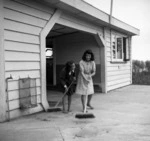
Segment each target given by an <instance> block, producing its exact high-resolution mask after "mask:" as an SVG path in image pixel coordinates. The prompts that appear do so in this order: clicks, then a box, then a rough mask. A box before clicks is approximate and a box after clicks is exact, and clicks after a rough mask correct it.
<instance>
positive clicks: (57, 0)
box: [43, 0, 140, 36]
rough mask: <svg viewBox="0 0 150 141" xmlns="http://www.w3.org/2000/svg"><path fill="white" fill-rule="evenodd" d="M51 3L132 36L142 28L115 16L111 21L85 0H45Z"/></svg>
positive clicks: (137, 33)
mask: <svg viewBox="0 0 150 141" xmlns="http://www.w3.org/2000/svg"><path fill="white" fill-rule="evenodd" d="M43 1H44V2H47V3H50V4H51V5H53V6H54V7H58V8H60V9H62V10H65V11H68V12H69V13H72V14H74V15H75V16H76V17H80V18H84V19H87V20H89V21H91V22H92V23H96V24H99V25H100V26H104V27H108V28H111V29H113V30H116V31H120V32H123V33H126V34H129V35H131V36H133V35H139V34H140V30H139V29H137V28H135V27H133V26H131V25H129V24H126V23H124V22H122V21H120V20H118V19H116V18H114V17H112V19H111V24H110V21H109V18H110V15H109V14H106V13H105V12H103V11H101V10H99V9H97V8H95V7H93V6H92V5H90V4H88V3H86V2H85V1H83V0H43Z"/></svg>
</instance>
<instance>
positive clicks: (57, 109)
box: [47, 107, 62, 112]
mask: <svg viewBox="0 0 150 141" xmlns="http://www.w3.org/2000/svg"><path fill="white" fill-rule="evenodd" d="M47 111H48V112H59V111H62V109H61V108H59V107H56V108H49V109H48V110H47Z"/></svg>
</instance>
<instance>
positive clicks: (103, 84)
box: [95, 33, 107, 93]
mask: <svg viewBox="0 0 150 141" xmlns="http://www.w3.org/2000/svg"><path fill="white" fill-rule="evenodd" d="M95 37H96V41H97V43H98V45H99V47H100V58H101V88H102V92H103V93H107V81H106V80H107V75H106V74H107V73H106V72H107V71H106V70H107V67H106V61H107V60H106V45H105V40H104V38H103V37H102V35H100V34H99V33H97V35H96V36H95Z"/></svg>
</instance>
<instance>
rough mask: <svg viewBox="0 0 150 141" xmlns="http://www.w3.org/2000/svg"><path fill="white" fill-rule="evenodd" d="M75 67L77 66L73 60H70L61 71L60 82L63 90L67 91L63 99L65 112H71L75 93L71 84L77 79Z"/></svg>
mask: <svg viewBox="0 0 150 141" xmlns="http://www.w3.org/2000/svg"><path fill="white" fill-rule="evenodd" d="M75 67H76V66H75V63H74V62H73V61H68V62H67V63H66V65H65V67H64V68H63V69H62V71H61V73H60V82H61V86H62V90H63V92H67V93H66V95H65V96H64V98H63V99H62V103H63V113H68V112H70V106H71V101H72V94H73V93H74V86H73V85H71V84H72V83H73V82H74V81H75V80H76V73H75ZM70 85H71V86H70ZM69 86H70V87H69ZM67 96H68V108H67V109H66V104H65V103H66V102H67Z"/></svg>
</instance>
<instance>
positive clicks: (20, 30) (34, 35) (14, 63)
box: [4, 0, 53, 118]
mask: <svg viewBox="0 0 150 141" xmlns="http://www.w3.org/2000/svg"><path fill="white" fill-rule="evenodd" d="M52 13H53V9H50V8H49V7H47V6H44V5H42V4H38V3H36V2H34V1H25V0H5V1H4V49H5V78H7V77H10V75H12V77H13V79H11V80H9V81H8V92H7V93H8V97H9V99H8V100H7V105H8V104H9V105H8V106H9V112H10V118H14V117H17V116H20V115H24V114H29V113H33V112H37V111H40V110H42V107H41V106H40V104H38V107H36V108H31V109H28V110H25V111H21V110H20V109H19V108H20V107H19V84H18V79H19V78H27V77H30V78H36V89H37V102H38V103H41V72H40V38H39V35H40V32H41V30H42V29H43V27H44V26H45V25H46V23H47V22H48V20H49V19H50V17H51V16H52ZM7 111H8V109H7Z"/></svg>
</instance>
